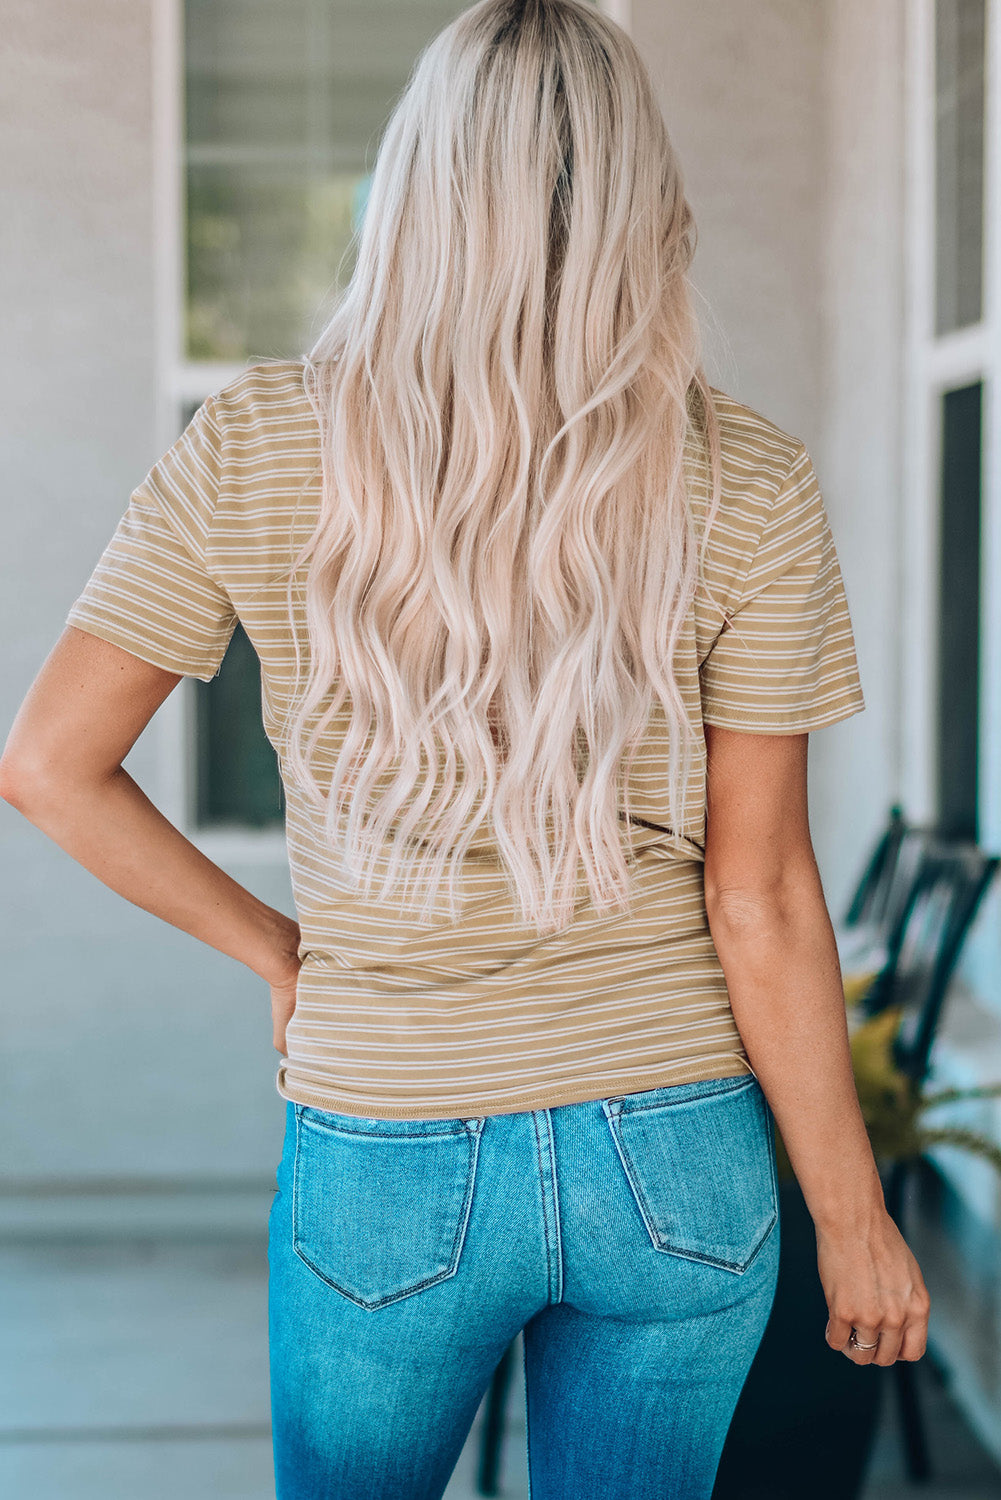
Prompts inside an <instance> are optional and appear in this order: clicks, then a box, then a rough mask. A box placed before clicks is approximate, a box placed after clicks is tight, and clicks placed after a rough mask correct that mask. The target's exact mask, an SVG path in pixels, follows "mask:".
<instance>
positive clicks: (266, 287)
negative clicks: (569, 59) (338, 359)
mask: <svg viewBox="0 0 1001 1500" xmlns="http://www.w3.org/2000/svg"><path fill="white" fill-rule="evenodd" d="M463 8H464V7H463V5H462V4H461V3H456V0H421V3H415V0H336V3H332V0H281V4H277V3H275V0H185V119H186V148H185V152H186V157H185V167H186V178H187V226H186V229H187V293H188V298H187V300H188V306H187V320H186V322H187V330H186V353H187V357H188V358H189V359H193V360H205V361H208V360H226V361H237V362H239V361H242V360H245V359H251V358H257V357H262V356H270V355H277V356H282V355H296V354H299V353H300V352H302V349H303V348H304V347H305V346H306V345H307V344H309V343H312V341H313V339H314V338H315V337H316V335H318V334H319V332H320V329H321V328H322V325H323V319H324V314H325V304H326V303H327V302H328V299H329V298H330V297H331V295H332V294H333V293H334V292H335V291H336V289H337V287H338V286H339V285H343V283H344V282H346V280H347V279H348V277H349V276H350V274H351V270H352V265H353V253H352V246H351V233H352V229H353V227H354V225H355V224H356V222H357V214H358V208H359V205H360V202H361V201H362V195H363V193H364V188H365V179H366V177H367V173H368V171H369V169H370V168H371V166H372V164H373V162H374V160H375V153H376V151H377V149H378V145H379V140H380V138H381V134H382V130H383V127H384V125H385V123H386V120H387V118H388V116H389V113H390V111H391V109H392V107H393V104H394V103H395V101H396V99H397V97H398V96H399V93H400V90H401V89H402V88H403V85H404V83H405V82H406V79H407V76H408V74H409V72H410V69H411V67H412V66H413V63H414V61H415V59H416V56H417V54H418V52H419V51H420V49H421V47H422V46H424V44H425V43H426V42H427V41H429V40H430V38H431V37H432V36H433V35H434V33H435V32H437V31H438V30H440V28H441V27H442V26H444V25H445V24H446V23H447V22H448V21H449V20H451V19H452V17H453V16H455V15H456V14H458V12H459V11H460V10H462V9H463Z"/></svg>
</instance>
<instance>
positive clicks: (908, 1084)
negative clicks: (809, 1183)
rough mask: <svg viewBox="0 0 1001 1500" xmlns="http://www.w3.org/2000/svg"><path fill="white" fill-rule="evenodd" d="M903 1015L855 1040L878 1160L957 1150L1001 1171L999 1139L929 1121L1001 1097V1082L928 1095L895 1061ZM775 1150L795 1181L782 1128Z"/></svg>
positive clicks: (880, 1021) (895, 1013)
mask: <svg viewBox="0 0 1001 1500" xmlns="http://www.w3.org/2000/svg"><path fill="white" fill-rule="evenodd" d="M901 1014H902V1011H901V1008H900V1007H899V1006H889V1007H888V1008H887V1009H886V1010H883V1011H880V1012H879V1013H878V1014H877V1015H875V1016H872V1017H871V1018H870V1019H869V1020H867V1021H864V1022H863V1023H862V1024H861V1025H860V1026H858V1027H857V1028H856V1029H855V1031H854V1032H853V1033H852V1036H851V1039H850V1040H851V1051H852V1067H853V1070H854V1073H855V1086H856V1089H857V1090H858V1096H859V1103H860V1105H861V1106H862V1117H863V1119H864V1120H865V1124H866V1129H867V1130H868V1132H869V1140H870V1141H871V1143H872V1151H873V1155H874V1156H875V1158H876V1160H877V1162H879V1163H881V1164H885V1163H888V1162H892V1161H910V1160H914V1159H916V1158H917V1157H919V1156H921V1155H923V1153H924V1152H925V1151H927V1150H928V1148H929V1147H930V1146H956V1147H958V1148H959V1149H960V1150H963V1151H969V1152H970V1153H971V1154H972V1155H974V1156H979V1157H982V1158H984V1159H985V1160H986V1161H989V1162H990V1163H991V1164H992V1165H993V1166H994V1167H996V1168H997V1170H998V1171H999V1172H1001V1145H998V1143H997V1141H994V1140H992V1139H991V1138H990V1137H989V1136H986V1135H983V1134H981V1133H980V1132H979V1131H976V1130H969V1129H966V1128H965V1127H964V1126H959V1125H934V1124H928V1123H926V1120H925V1116H926V1115H927V1114H928V1113H929V1112H930V1111H932V1110H935V1109H938V1108H939V1107H940V1106H941V1105H943V1104H954V1103H957V1102H958V1101H959V1100H964V1099H992V1098H993V1099H996V1098H1001V1082H999V1083H987V1084H980V1085H975V1086H972V1087H970V1088H948V1089H937V1090H933V1091H932V1092H931V1093H925V1092H924V1090H923V1089H922V1088H921V1087H920V1086H919V1085H918V1084H915V1083H914V1081H913V1080H912V1079H910V1078H909V1077H908V1076H907V1074H906V1073H902V1072H901V1070H900V1069H899V1068H898V1066H897V1064H896V1061H895V1059H894V1055H893V1043H894V1039H895V1037H896V1035H897V1032H898V1030H899V1028H900V1020H901ZM775 1146H776V1153H777V1156H778V1169H779V1176H780V1177H783V1178H787V1179H791V1178H792V1176H793V1172H792V1167H791V1166H790V1163H789V1157H788V1155H787V1153H786V1150H785V1147H784V1145H783V1143H782V1139H781V1136H780V1135H779V1132H778V1130H777V1129H776V1132H775Z"/></svg>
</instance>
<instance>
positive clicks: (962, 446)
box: [938, 381, 982, 839]
mask: <svg viewBox="0 0 1001 1500" xmlns="http://www.w3.org/2000/svg"><path fill="white" fill-rule="evenodd" d="M981 394H982V386H981V384H980V382H979V381H978V382H977V383H976V384H975V385H967V386H963V387H962V388H961V389H959V390H954V391H946V393H945V394H944V396H943V397H942V474H941V513H940V516H941V519H940V532H939V548H940V550H939V559H940V560H939V659H938V817H939V827H940V830H941V832H942V833H943V834H945V835H946V836H948V837H952V838H967V839H977V837H978V827H977V822H978V820H977V742H978V740H979V737H980V710H979V679H980V649H979V648H980V470H981V462H980V455H981Z"/></svg>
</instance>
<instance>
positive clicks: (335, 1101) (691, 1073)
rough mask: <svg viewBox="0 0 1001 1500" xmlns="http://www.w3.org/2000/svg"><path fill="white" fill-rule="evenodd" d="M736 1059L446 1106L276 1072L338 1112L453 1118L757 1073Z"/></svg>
mask: <svg viewBox="0 0 1001 1500" xmlns="http://www.w3.org/2000/svg"><path fill="white" fill-rule="evenodd" d="M726 1056H727V1057H730V1058H732V1059H733V1060H734V1061H735V1062H737V1063H740V1064H742V1066H739V1067H737V1068H733V1067H720V1066H719V1062H722V1061H723V1058H722V1057H720V1058H719V1060H718V1063H717V1066H715V1067H710V1066H709V1065H708V1064H700V1063H699V1062H693V1061H689V1060H685V1061H679V1062H677V1063H673V1064H671V1063H668V1064H665V1065H663V1066H662V1067H660V1068H657V1069H654V1070H653V1071H651V1072H650V1073H643V1074H639V1075H637V1074H635V1073H633V1074H620V1075H617V1076H616V1077H614V1078H612V1079H611V1080H605V1081H603V1083H602V1084H601V1085H600V1086H599V1085H597V1084H594V1083H587V1082H583V1081H582V1082H579V1083H575V1084H563V1085H561V1086H557V1087H549V1088H547V1087H542V1088H538V1089H527V1090H526V1091H525V1092H524V1093H523V1094H520V1095H518V1096H517V1097H516V1098H514V1099H512V1098H510V1097H505V1098H504V1099H503V1100H494V1099H489V1098H487V1099H484V1098H483V1096H482V1095H478V1096H477V1097H476V1099H475V1100H470V1101H469V1102H467V1103H465V1104H464V1103H463V1102H462V1101H461V1100H460V1101H458V1102H456V1101H454V1100H453V1101H452V1102H450V1103H449V1104H448V1105H447V1106H441V1107H435V1106H434V1105H430V1104H428V1103H426V1102H425V1101H419V1102H418V1101H415V1102H414V1103H413V1104H408V1105H404V1104H401V1105H392V1104H384V1103H382V1102H381V1101H378V1100H375V1099H372V1100H366V1101H365V1104H364V1109H363V1108H362V1107H361V1103H362V1101H360V1100H359V1099H358V1098H357V1097H356V1098H353V1099H348V1100H346V1099H344V1098H343V1097H341V1096H339V1095H338V1094H337V1092H336V1091H335V1090H330V1091H329V1092H328V1091H325V1090H317V1089H309V1088H304V1087H302V1086H300V1085H298V1084H294V1083H293V1084H291V1085H289V1084H287V1083H285V1082H284V1079H283V1072H284V1069H283V1068H279V1070H278V1074H277V1076H276V1078H275V1087H276V1089H277V1091H278V1094H279V1095H280V1097H281V1098H282V1099H285V1100H287V1101H288V1102H289V1103H291V1104H302V1105H305V1106H306V1107H307V1108H312V1109H323V1110H330V1111H332V1112H335V1113H337V1114H348V1115H355V1116H358V1117H359V1118H362V1119H370V1120H451V1119H471V1118H479V1117H484V1116H489V1115H506V1114H517V1113H520V1112H523V1111H528V1110H533V1109H548V1108H551V1107H553V1106H556V1105H560V1104H584V1103H588V1102H591V1101H594V1100H596V1099H611V1098H615V1097H617V1096H618V1095H621V1094H637V1093H641V1092H643V1091H644V1090H646V1089H654V1088H661V1087H666V1086H668V1085H671V1084H682V1083H707V1082H709V1081H710V1080H712V1079H715V1078H739V1077H741V1076H743V1075H744V1074H750V1073H753V1071H754V1070H753V1069H752V1067H751V1065H750V1063H749V1062H748V1060H747V1058H746V1056H745V1055H744V1054H743V1053H739V1052H733V1053H729V1054H726Z"/></svg>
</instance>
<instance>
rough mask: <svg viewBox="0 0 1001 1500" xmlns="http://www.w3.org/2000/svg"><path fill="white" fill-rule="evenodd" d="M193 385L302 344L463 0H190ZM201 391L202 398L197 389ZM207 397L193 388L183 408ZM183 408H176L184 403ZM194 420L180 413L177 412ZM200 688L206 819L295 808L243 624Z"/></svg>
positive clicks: (342, 270) (199, 796) (185, 322)
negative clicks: (373, 175)
mask: <svg viewBox="0 0 1001 1500" xmlns="http://www.w3.org/2000/svg"><path fill="white" fill-rule="evenodd" d="M181 3H182V6H183V10H182V17H183V32H184V43H183V68H184V110H183V141H182V149H183V168H184V171H183V178H184V226H183V229H184V277H183V286H184V298H183V308H182V316H181V319H180V323H181V341H182V351H181V363H182V366H183V369H184V382H183V384H184V388H185V389H186V390H187V391H188V392H189V393H192V394H194V393H197V391H198V388H199V384H200V377H199V371H203V372H204V389H203V390H202V393H201V395H202V397H204V395H206V394H208V392H209V390H212V389H214V388H217V387H218V385H219V384H220V383H221V379H220V371H221V370H222V371H225V370H226V369H227V368H231V369H232V371H233V373H234V374H236V373H237V372H238V371H239V369H240V368H242V367H243V365H245V364H246V363H247V362H248V361H251V360H254V359H259V358H269V357H295V356H297V355H299V354H301V353H303V352H304V351H305V349H306V348H308V347H309V345H310V344H311V343H312V342H313V340H314V338H315V337H316V336H317V335H318V334H319V332H320V329H321V328H322V326H323V322H324V321H325V317H326V308H327V307H328V306H329V303H330V301H331V298H332V295H333V294H334V293H335V292H336V291H337V289H338V288H339V287H340V286H342V285H343V284H344V283H345V282H346V281H347V279H348V278H349V277H350V274H351V270H352V267H353V258H352V234H353V230H354V229H355V227H356V226H357V223H358V221H359V219H360V215H361V212H362V210H363V208H364V202H365V195H366V190H367V185H368V172H369V170H370V168H371V166H372V164H373V162H374V159H375V154H376V151H377V149H378V144H379V139H380V137H381V133H382V129H383V127H384V125H385V122H386V120H387V118H388V116H389V113H390V111H391V109H392V107H393V104H394V102H395V100H396V98H397V96H398V95H399V92H400V90H401V89H402V87H403V85H404V83H405V82H406V79H407V76H408V74H409V72H410V69H411V67H412V65H413V63H414V60H415V59H416V56H417V54H418V52H419V51H420V49H421V47H422V46H424V44H425V43H426V42H427V41H429V40H430V38H431V37H432V36H433V35H434V34H435V33H436V32H437V31H439V30H440V29H441V27H442V26H444V25H446V24H447V22H448V21H450V20H451V19H452V18H453V16H455V15H456V14H457V13H458V12H459V11H460V10H462V9H463V8H464V5H463V4H462V3H461V0H337V3H331V0H281V3H278V0H181ZM199 399H201V398H199ZM198 404H199V402H198V400H194V401H193V403H192V402H189V405H188V409H187V411H186V412H185V413H184V414H183V415H184V420H187V419H188V418H190V416H191V413H192V411H193V410H194V408H195V406H197V405H198ZM179 415H180V414H179ZM182 425H183V423H182ZM193 692H194V743H195V747H196V751H195V762H196V764H195V782H196V785H195V790H194V798H193V802H194V808H195V819H196V822H197V823H198V824H199V825H205V826H215V825H221V824H225V825H229V826H232V825H234V824H237V825H241V826H245V827H251V828H263V827H267V826H268V825H274V824H279V823H281V821H282V820H283V816H284V807H283V798H282V787H281V778H280V776H279V772H278V766H277V761H276V758H275V755H274V752H273V750H272V748H271V746H270V744H269V743H268V740H267V737H266V735H265V733H264V727H263V724H262V722H261V684H260V672H259V666H258V661H257V657H256V654H255V652H254V650H253V647H252V646H251V643H250V641H249V639H248V638H247V636H246V634H245V633H244V631H243V630H242V628H240V627H239V626H238V627H237V629H236V632H235V634H234V636H233V640H232V642H231V643H230V646H229V649H228V651H227V653H226V657H225V659H224V661H223V664H222V667H221V669H220V671H219V674H218V675H217V676H216V677H215V678H214V679H213V680H212V682H210V683H201V682H196V683H194V685H193Z"/></svg>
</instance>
